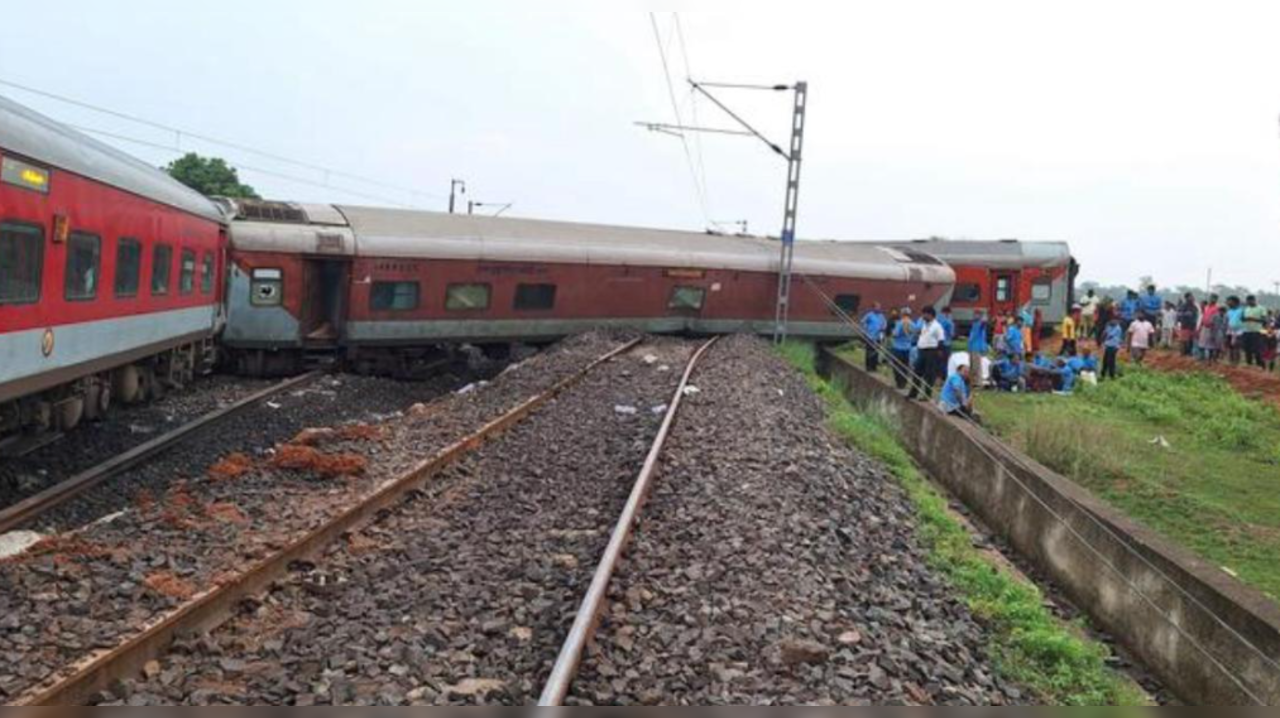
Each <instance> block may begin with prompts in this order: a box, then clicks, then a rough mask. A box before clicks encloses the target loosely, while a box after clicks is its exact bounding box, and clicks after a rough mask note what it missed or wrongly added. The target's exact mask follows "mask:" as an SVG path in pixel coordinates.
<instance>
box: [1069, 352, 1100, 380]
mask: <svg viewBox="0 0 1280 718" xmlns="http://www.w3.org/2000/svg"><path fill="white" fill-rule="evenodd" d="M1067 366H1069V367H1071V371H1073V372H1075V373H1076V376H1079V375H1081V374H1083V373H1085V372H1087V371H1091V372H1094V373H1095V374H1096V373H1097V371H1098V359H1097V357H1095V356H1094V355H1093V350H1092V349H1085V350H1084V352H1083V353H1081V354H1079V355H1077V356H1073V357H1071V358H1070V359H1069V360H1067Z"/></svg>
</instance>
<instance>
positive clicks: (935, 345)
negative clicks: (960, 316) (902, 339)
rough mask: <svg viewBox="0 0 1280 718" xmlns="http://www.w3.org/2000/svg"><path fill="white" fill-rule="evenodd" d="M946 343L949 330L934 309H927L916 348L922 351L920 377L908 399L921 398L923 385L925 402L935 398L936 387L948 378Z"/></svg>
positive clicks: (912, 385) (913, 383)
mask: <svg viewBox="0 0 1280 718" xmlns="http://www.w3.org/2000/svg"><path fill="white" fill-rule="evenodd" d="M946 343H947V330H946V329H944V328H943V326H942V324H941V322H939V321H938V311H937V310H936V309H934V308H933V307H928V308H926V309H925V310H924V327H923V328H922V329H921V330H920V339H919V341H918V343H917V344H916V348H918V349H919V350H920V364H919V367H920V369H919V376H918V377H917V381H914V382H912V384H911V394H909V395H908V396H907V398H908V399H917V398H919V397H920V394H921V388H922V385H923V393H924V398H925V400H929V399H932V398H933V387H934V385H935V384H937V383H938V381H939V380H941V379H945V378H946V377H945V376H943V373H944V372H945V371H946V370H947V367H946V364H945V363H944V362H945V361H946V360H945V354H944V353H943V349H944V346H945V345H946Z"/></svg>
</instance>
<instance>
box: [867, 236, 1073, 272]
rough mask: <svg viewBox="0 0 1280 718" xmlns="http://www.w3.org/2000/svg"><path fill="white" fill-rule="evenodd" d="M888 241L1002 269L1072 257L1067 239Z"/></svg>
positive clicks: (1045, 264)
mask: <svg viewBox="0 0 1280 718" xmlns="http://www.w3.org/2000/svg"><path fill="white" fill-rule="evenodd" d="M888 244H889V245H890V246H893V247H896V248H898V249H901V250H904V251H907V250H914V251H920V252H926V253H928V254H932V255H933V256H935V257H938V258H939V259H941V260H943V261H945V262H950V263H952V264H966V263H975V264H981V265H983V266H988V267H995V268H1002V269H1003V268H1010V269H1012V268H1018V267H1057V266H1061V265H1063V264H1067V263H1069V262H1070V261H1071V247H1070V245H1068V244H1067V243H1066V242H1020V241H1017V240H999V241H992V240H981V241H970V240H959V239H954V240H952V239H930V240H917V241H914V242H890V243H888Z"/></svg>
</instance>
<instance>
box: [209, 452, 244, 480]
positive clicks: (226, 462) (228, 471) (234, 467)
mask: <svg viewBox="0 0 1280 718" xmlns="http://www.w3.org/2000/svg"><path fill="white" fill-rule="evenodd" d="M250 471H253V459H251V458H249V457H248V456H246V455H244V454H240V453H236V454H231V455H230V456H228V457H226V458H225V459H223V460H222V461H219V462H218V463H216V464H214V465H213V466H211V467H209V478H211V479H213V480H214V481H230V480H231V479H238V478H240V477H241V476H244V475H245V474H247V473H249V472H250Z"/></svg>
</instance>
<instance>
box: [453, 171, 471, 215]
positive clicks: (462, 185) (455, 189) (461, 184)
mask: <svg viewBox="0 0 1280 718" xmlns="http://www.w3.org/2000/svg"><path fill="white" fill-rule="evenodd" d="M459 188H461V189H462V194H466V193H467V183H466V182H465V181H463V180H460V179H455V180H449V214H453V213H454V210H455V208H456V206H457V199H458V189H459Z"/></svg>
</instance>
